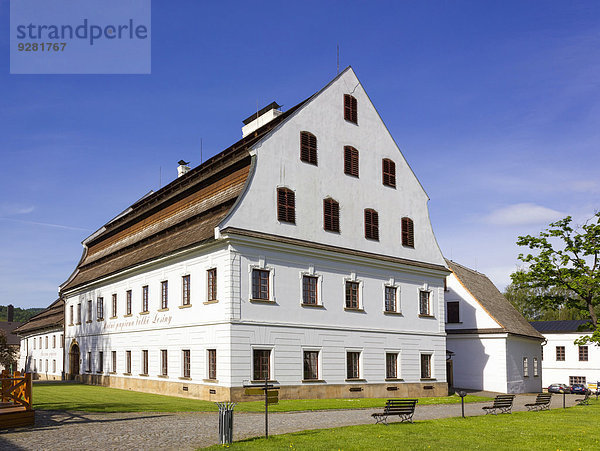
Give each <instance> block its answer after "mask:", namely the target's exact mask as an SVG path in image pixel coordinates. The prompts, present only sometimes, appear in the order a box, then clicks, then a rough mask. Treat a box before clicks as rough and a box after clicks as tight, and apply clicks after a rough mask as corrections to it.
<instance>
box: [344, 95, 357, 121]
mask: <svg viewBox="0 0 600 451" xmlns="http://www.w3.org/2000/svg"><path fill="white" fill-rule="evenodd" d="M344 119H346V120H347V121H350V122H353V123H355V124H358V105H357V102H356V98H355V97H353V96H351V95H350V94H344Z"/></svg>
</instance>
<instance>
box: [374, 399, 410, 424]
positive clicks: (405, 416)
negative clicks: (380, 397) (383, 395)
mask: <svg viewBox="0 0 600 451" xmlns="http://www.w3.org/2000/svg"><path fill="white" fill-rule="evenodd" d="M418 401H419V400H418V399H388V400H387V401H386V403H385V408H384V409H383V412H381V413H374V414H372V415H371V416H372V417H373V418H375V424H377V423H383V424H385V425H386V426H387V424H388V423H387V419H388V417H390V416H393V415H396V416H398V417H400V421H401V422H404V421H410V422H411V423H412V422H413V415H414V413H415V407H416V406H417V402H418Z"/></svg>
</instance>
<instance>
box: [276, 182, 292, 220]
mask: <svg viewBox="0 0 600 451" xmlns="http://www.w3.org/2000/svg"><path fill="white" fill-rule="evenodd" d="M277 219H278V220H279V221H281V222H291V223H292V224H295V223H296V196H295V194H294V192H293V191H292V190H290V189H287V188H278V189H277Z"/></svg>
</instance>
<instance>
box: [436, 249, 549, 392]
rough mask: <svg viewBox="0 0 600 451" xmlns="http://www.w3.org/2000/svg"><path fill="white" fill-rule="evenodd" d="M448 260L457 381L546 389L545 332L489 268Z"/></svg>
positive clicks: (496, 388)
mask: <svg viewBox="0 0 600 451" xmlns="http://www.w3.org/2000/svg"><path fill="white" fill-rule="evenodd" d="M446 262H447V264H448V267H449V268H450V270H451V271H452V274H451V275H450V276H448V279H447V290H448V291H447V292H446V295H445V300H446V333H447V334H448V336H447V346H448V350H449V351H451V352H452V353H454V355H453V356H452V363H451V364H449V366H452V369H453V381H451V382H453V385H454V386H455V387H459V388H467V389H475V390H488V391H493V392H501V393H528V392H536V393H539V392H541V391H542V365H541V360H542V350H541V343H542V341H543V340H544V337H542V336H541V335H540V334H539V333H538V332H536V330H535V329H534V328H533V327H531V326H530V325H529V323H528V322H527V321H526V320H525V319H524V318H523V316H522V315H521V314H520V313H519V312H518V311H517V310H516V309H515V308H514V307H513V306H512V305H511V303H510V302H508V300H507V299H506V298H505V297H504V296H502V293H500V292H499V291H498V289H497V288H496V286H495V285H494V284H493V283H492V281H491V280H489V279H488V278H487V277H486V276H485V275H484V274H481V273H479V272H477V271H474V270H472V269H469V268H467V267H465V266H462V265H459V264H458V263H455V262H453V261H450V260H447V261H446ZM449 379H450V377H449Z"/></svg>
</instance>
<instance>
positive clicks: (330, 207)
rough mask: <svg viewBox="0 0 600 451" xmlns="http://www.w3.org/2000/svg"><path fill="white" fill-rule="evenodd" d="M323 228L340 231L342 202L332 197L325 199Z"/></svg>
mask: <svg viewBox="0 0 600 451" xmlns="http://www.w3.org/2000/svg"><path fill="white" fill-rule="evenodd" d="M323 228H324V229H325V230H328V231H329V232H339V231H340V204H338V203H337V202H336V201H335V200H333V199H331V198H327V199H324V200H323Z"/></svg>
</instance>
